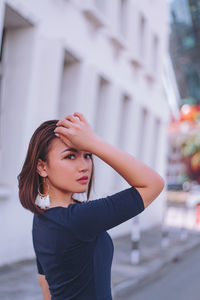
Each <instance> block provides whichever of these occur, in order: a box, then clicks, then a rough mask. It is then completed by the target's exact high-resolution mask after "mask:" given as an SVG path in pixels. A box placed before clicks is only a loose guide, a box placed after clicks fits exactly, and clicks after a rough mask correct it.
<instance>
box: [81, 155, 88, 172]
mask: <svg viewBox="0 0 200 300" xmlns="http://www.w3.org/2000/svg"><path fill="white" fill-rule="evenodd" d="M79 168H80V169H81V170H88V162H87V161H86V160H85V159H84V158H83V157H82V158H80V161H79Z"/></svg>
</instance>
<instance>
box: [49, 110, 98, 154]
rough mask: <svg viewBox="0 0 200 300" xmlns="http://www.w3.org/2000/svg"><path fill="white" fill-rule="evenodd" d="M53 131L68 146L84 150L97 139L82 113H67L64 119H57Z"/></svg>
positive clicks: (89, 147)
mask: <svg viewBox="0 0 200 300" xmlns="http://www.w3.org/2000/svg"><path fill="white" fill-rule="evenodd" d="M54 132H55V133H56V134H58V135H59V137H60V138H61V140H62V141H63V142H64V143H65V144H67V145H68V146H69V147H77V148H79V149H80V150H86V151H90V149H91V147H92V145H93V144H94V143H95V141H96V140H97V139H98V136H97V135H96V134H95V132H94V131H93V129H92V127H91V126H90V124H89V123H88V122H87V120H86V119H85V117H84V116H83V114H81V113H78V112H76V113H74V114H73V115H68V116H67V117H66V118H65V119H64V120H61V121H58V123H57V128H56V129H55V130H54Z"/></svg>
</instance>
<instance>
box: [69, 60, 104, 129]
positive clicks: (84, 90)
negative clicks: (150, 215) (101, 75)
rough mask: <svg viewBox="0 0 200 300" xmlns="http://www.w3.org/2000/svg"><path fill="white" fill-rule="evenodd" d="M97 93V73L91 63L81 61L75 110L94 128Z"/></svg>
mask: <svg viewBox="0 0 200 300" xmlns="http://www.w3.org/2000/svg"><path fill="white" fill-rule="evenodd" d="M97 95H98V75H97V72H96V69H95V67H94V66H93V65H91V64H88V63H86V62H85V63H81V66H80V81H79V87H78V94H77V97H78V101H77V102H76V103H77V105H76V106H75V110H76V111H80V112H82V113H83V114H84V115H85V117H86V118H87V120H88V122H89V123H90V124H91V126H92V127H93V128H94V125H95V119H96V101H97Z"/></svg>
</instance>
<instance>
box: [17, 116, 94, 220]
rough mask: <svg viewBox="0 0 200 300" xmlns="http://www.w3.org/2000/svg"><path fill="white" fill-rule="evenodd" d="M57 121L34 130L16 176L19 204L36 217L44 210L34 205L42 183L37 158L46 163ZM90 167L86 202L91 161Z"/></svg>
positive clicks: (89, 187)
mask: <svg viewBox="0 0 200 300" xmlns="http://www.w3.org/2000/svg"><path fill="white" fill-rule="evenodd" d="M58 121H59V120H49V121H46V122H44V123H42V124H41V125H40V126H39V127H38V128H37V129H36V130H35V132H34V133H33V135H32V137H31V140H30V143H29V146H28V151H27V154H26V158H25V161H24V164H23V167H22V170H21V172H20V174H19V175H18V176H17V179H18V187H19V199H20V202H21V204H22V206H23V207H24V208H26V209H28V210H30V211H32V212H33V213H34V214H36V215H39V214H41V213H43V212H44V209H41V208H40V207H39V206H37V205H36V204H35V199H36V196H37V194H38V186H39V184H40V183H42V177H41V176H40V175H39V174H38V173H37V163H38V159H39V158H40V159H41V160H42V161H44V162H47V163H48V153H49V151H50V149H51V145H52V141H53V140H54V139H56V138H58V137H56V136H55V133H54V129H55V128H56V123H57V122H58ZM92 165H93V167H92V174H91V179H90V182H89V184H88V190H87V201H88V200H89V197H90V192H91V187H92V181H93V173H94V172H93V169H94V162H93V159H92ZM41 186H42V185H41ZM40 190H42V188H40ZM41 192H43V191H41Z"/></svg>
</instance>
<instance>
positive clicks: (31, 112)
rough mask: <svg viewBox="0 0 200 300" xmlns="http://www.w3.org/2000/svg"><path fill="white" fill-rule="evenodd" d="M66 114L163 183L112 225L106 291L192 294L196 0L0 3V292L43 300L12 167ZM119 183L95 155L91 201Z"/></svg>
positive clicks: (7, 299)
mask: <svg viewBox="0 0 200 300" xmlns="http://www.w3.org/2000/svg"><path fill="white" fill-rule="evenodd" d="M75 111H78V112H82V113H83V114H84V115H85V117H86V118H87V120H88V121H89V123H90V124H91V125H92V127H93V128H94V130H95V132H96V133H97V134H98V135H99V136H101V137H102V138H103V139H105V140H107V141H108V142H110V143H111V144H113V145H116V146H117V147H119V148H121V149H123V150H124V151H127V152H129V153H131V154H132V155H134V156H135V157H136V158H138V159H140V160H141V161H143V162H144V163H146V164H148V165H149V166H150V167H152V168H153V169H155V170H156V171H157V172H158V173H159V174H160V175H161V176H162V177H163V178H164V179H165V182H166V185H165V188H164V190H163V192H162V193H161V194H160V195H159V197H158V198H157V199H156V200H155V201H154V202H153V203H152V204H151V205H150V206H149V207H148V208H147V209H146V210H145V211H143V212H142V213H141V214H140V215H139V216H137V217H135V218H133V219H132V220H128V221H127V222H124V223H123V224H120V225H119V226H117V227H115V228H112V229H111V230H109V234H110V235H111V237H112V239H113V243H114V248H115V250H114V259H113V265H112V292H113V299H114V300H119V299H120V300H121V299H122V300H132V299H133V300H146V299H153V300H165V299H169V298H170V299H171V300H175V299H176V300H177V299H178V300H179V299H181V300H197V299H198V300H199V299H200V287H199V285H198V278H199V277H200V268H199V260H200V1H199V0H140V1H138V0H109V1H108V0H84V1H82V0H56V1H54V0H40V1H39V0H29V1H27V0H0V171H1V172H0V299H3V300H11V299H15V300H18V299H20V300H21V299H24V300H41V299H42V296H41V291H40V287H39V284H38V282H37V270H36V263H35V255H34V251H33V246H32V236H31V230H32V218H33V215H32V213H30V212H29V211H27V210H25V209H24V208H23V207H22V206H21V204H20V202H19V198H18V184H17V175H18V174H19V172H20V171H21V167H22V165H23V162H24V159H25V155H26V151H27V147H28V143H29V141H30V138H31V136H32V134H33V132H34V130H35V129H36V128H37V127H38V126H39V125H40V124H41V123H42V122H44V121H46V120H50V119H63V118H64V117H65V116H67V115H68V114H71V113H73V112H75ZM127 187H128V185H127V183H126V182H125V181H124V180H123V178H121V177H120V176H119V175H118V174H117V173H116V172H115V171H114V170H113V169H112V168H110V167H109V166H108V165H106V164H105V163H104V162H102V161H101V160H100V159H98V158H97V157H95V184H94V187H93V191H92V196H91V201H92V199H96V198H98V197H104V196H107V195H109V194H112V193H116V192H117V191H120V190H122V189H124V188H127ZM77 196H78V195H77ZM82 199H84V195H80V200H82ZM80 300H81V299H80Z"/></svg>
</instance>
